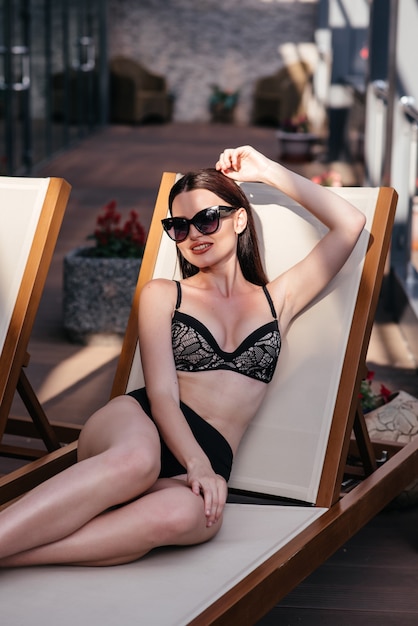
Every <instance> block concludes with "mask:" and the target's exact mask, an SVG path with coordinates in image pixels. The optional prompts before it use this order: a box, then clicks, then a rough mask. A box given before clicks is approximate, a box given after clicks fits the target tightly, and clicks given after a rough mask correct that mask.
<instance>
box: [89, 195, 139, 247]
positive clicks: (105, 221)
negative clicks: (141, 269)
mask: <svg viewBox="0 0 418 626" xmlns="http://www.w3.org/2000/svg"><path fill="white" fill-rule="evenodd" d="M102 211H103V212H102V213H101V214H100V215H98V217H97V220H96V229H95V231H94V233H93V234H92V235H89V236H88V239H94V240H95V242H96V245H95V246H94V247H92V248H89V255H90V256H96V257H121V258H129V257H130V258H140V257H142V255H143V252H144V246H145V240H146V232H145V229H144V227H143V226H142V224H141V222H140V220H139V216H138V213H137V212H136V211H133V210H132V211H130V213H129V218H128V219H127V220H126V222H125V224H123V226H120V222H121V219H122V216H121V214H120V213H119V212H118V211H117V210H116V201H115V200H111V201H110V202H108V203H107V204H106V205H105V206H104V207H103V210H102Z"/></svg>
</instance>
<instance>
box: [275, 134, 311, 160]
mask: <svg viewBox="0 0 418 626" xmlns="http://www.w3.org/2000/svg"><path fill="white" fill-rule="evenodd" d="M276 136H277V141H278V143H279V159H283V160H286V161H293V162H303V161H310V160H311V158H312V147H313V145H314V143H315V142H316V141H318V136H317V135H315V134H313V133H288V132H286V131H284V130H278V131H277V133H276Z"/></svg>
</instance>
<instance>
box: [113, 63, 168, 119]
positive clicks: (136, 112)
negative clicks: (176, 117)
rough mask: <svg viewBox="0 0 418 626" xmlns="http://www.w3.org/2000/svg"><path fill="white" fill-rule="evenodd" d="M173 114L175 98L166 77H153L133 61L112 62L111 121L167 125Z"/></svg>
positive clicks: (153, 75)
mask: <svg viewBox="0 0 418 626" xmlns="http://www.w3.org/2000/svg"><path fill="white" fill-rule="evenodd" d="M171 114H172V98H171V95H170V94H169V92H168V90H167V85H166V81H165V78H163V77H162V76H157V75H155V74H152V73H151V72H149V71H148V70H146V69H145V68H144V67H142V66H141V65H140V64H139V63H138V62H137V61H134V60H133V59H128V58H125V57H115V58H114V59H112V60H111V61H110V117H111V121H112V122H119V123H128V124H137V123H140V122H144V121H156V120H158V121H164V122H166V121H168V120H170V119H171Z"/></svg>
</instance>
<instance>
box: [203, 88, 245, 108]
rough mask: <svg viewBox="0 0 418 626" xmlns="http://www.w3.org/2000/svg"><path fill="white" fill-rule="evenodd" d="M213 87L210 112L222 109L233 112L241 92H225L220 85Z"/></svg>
mask: <svg viewBox="0 0 418 626" xmlns="http://www.w3.org/2000/svg"><path fill="white" fill-rule="evenodd" d="M211 87H212V94H211V96H210V98H209V108H210V110H211V111H213V110H214V109H219V108H222V109H224V110H228V111H231V110H232V109H233V108H234V107H235V105H236V104H237V102H238V98H239V91H228V90H224V89H221V88H220V87H219V86H218V85H212V86H211Z"/></svg>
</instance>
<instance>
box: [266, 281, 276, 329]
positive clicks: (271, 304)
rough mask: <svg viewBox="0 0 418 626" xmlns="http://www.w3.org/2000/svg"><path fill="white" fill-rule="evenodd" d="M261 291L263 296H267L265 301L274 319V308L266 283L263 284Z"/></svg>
mask: <svg viewBox="0 0 418 626" xmlns="http://www.w3.org/2000/svg"><path fill="white" fill-rule="evenodd" d="M263 291H264V293H265V296H266V298H267V302H268V303H269V305H270V311H271V314H272V316H273V317H274V319H275V320H277V313H276V309H275V308H274V304H273V300H272V299H271V295H270V293H269V290H268V289H267V287H266V285H263Z"/></svg>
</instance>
